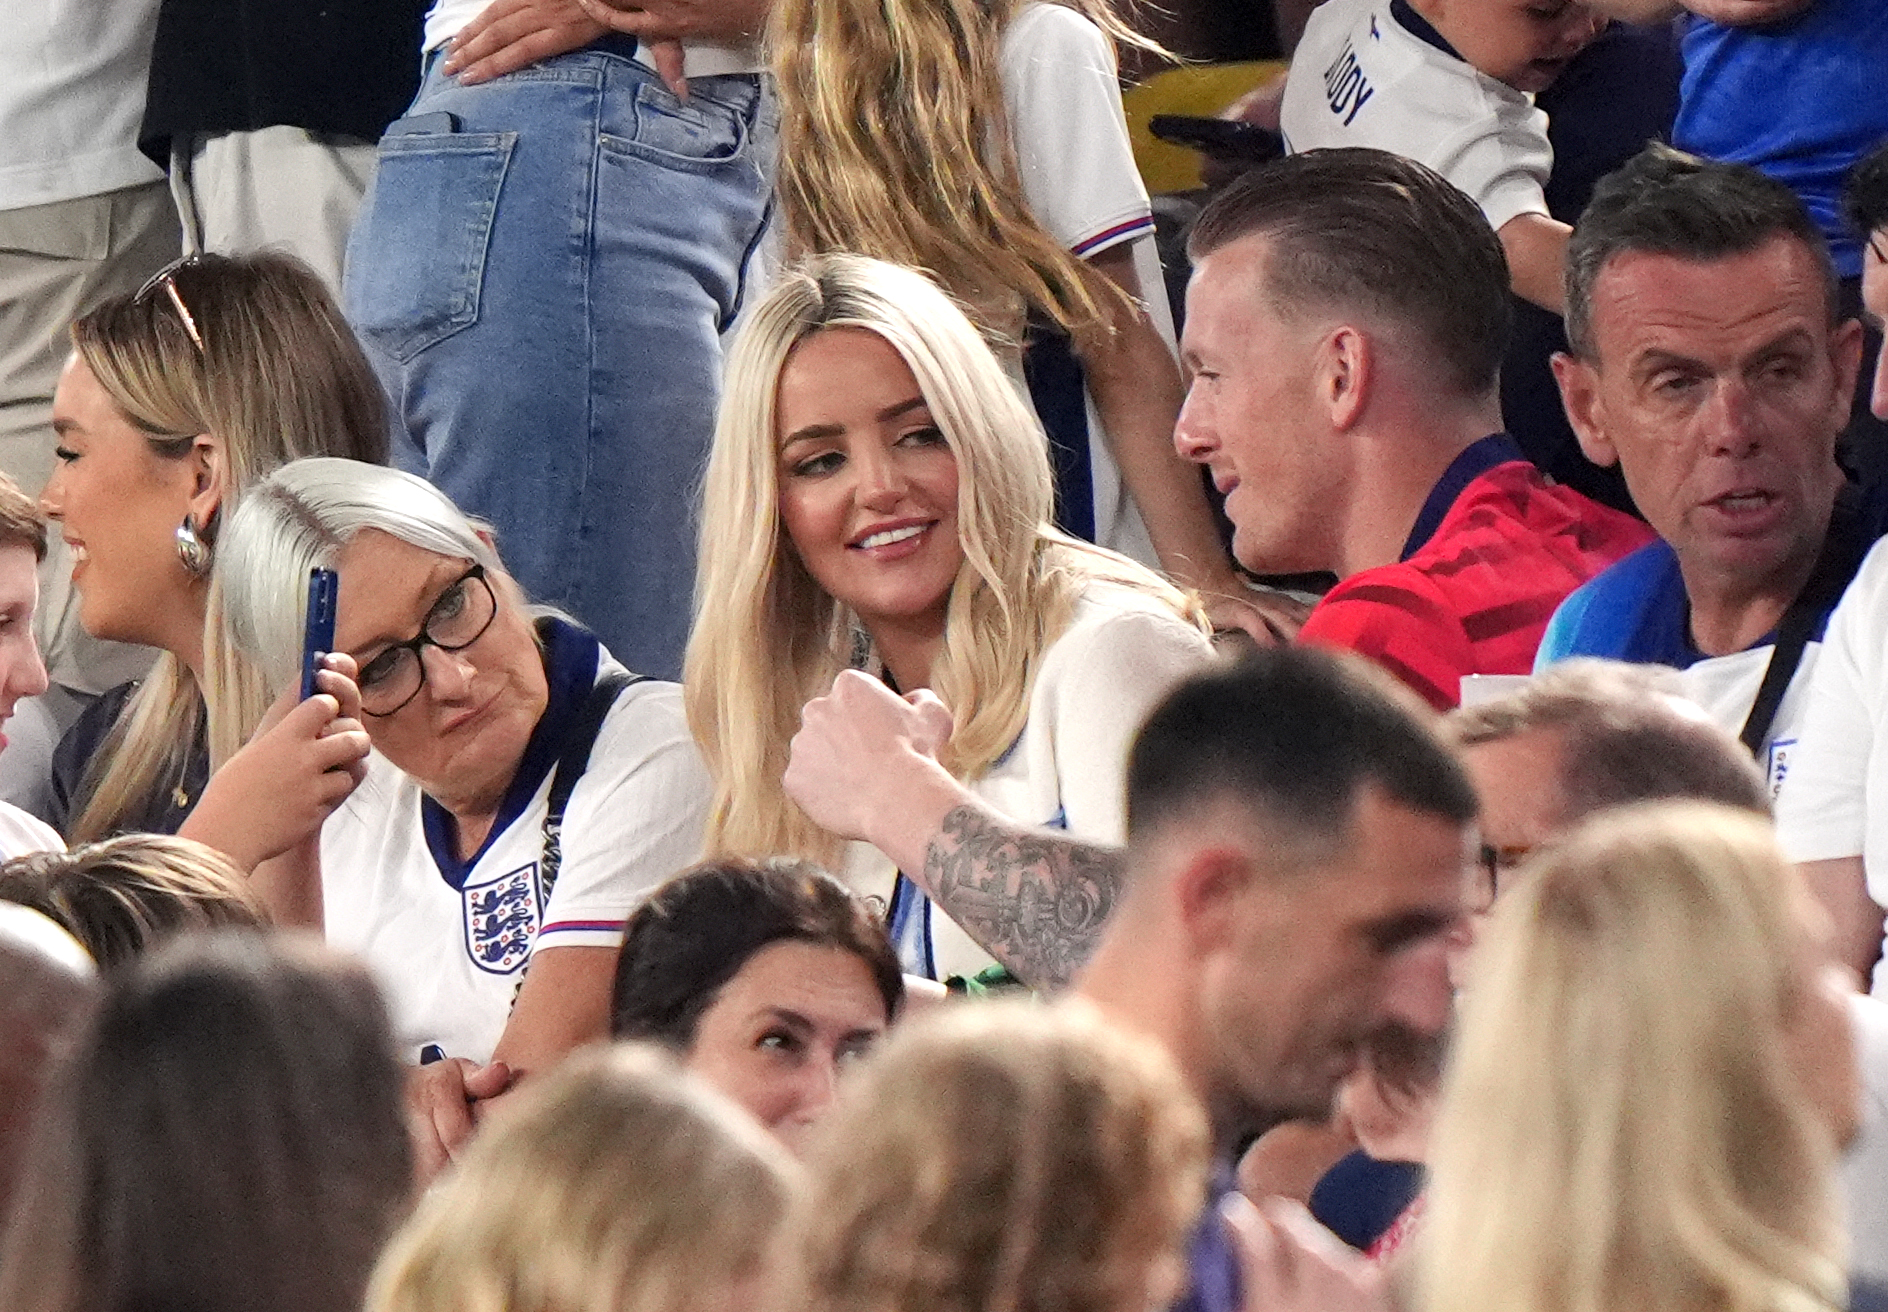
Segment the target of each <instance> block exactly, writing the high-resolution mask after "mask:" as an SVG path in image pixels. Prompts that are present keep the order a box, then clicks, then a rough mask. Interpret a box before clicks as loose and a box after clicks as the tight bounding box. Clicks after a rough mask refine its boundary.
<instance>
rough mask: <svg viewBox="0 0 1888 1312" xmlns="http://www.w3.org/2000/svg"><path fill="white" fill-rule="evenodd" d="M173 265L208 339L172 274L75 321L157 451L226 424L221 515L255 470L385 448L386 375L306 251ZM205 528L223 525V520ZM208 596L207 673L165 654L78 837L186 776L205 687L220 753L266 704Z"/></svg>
mask: <svg viewBox="0 0 1888 1312" xmlns="http://www.w3.org/2000/svg"><path fill="white" fill-rule="evenodd" d="M170 277H171V280H172V282H173V283H174V285H175V286H176V289H177V294H178V295H179V296H180V297H181V298H182V299H183V302H184V304H185V305H186V306H187V307H189V310H190V314H191V317H192V319H193V320H194V321H195V323H196V325H197V328H198V330H199V333H200V335H201V337H202V339H203V346H202V349H201V350H199V349H198V347H197V345H196V343H195V342H193V341H192V340H191V338H190V335H189V333H188V332H187V331H186V330H185V328H184V324H183V320H182V319H181V317H180V316H179V315H178V313H177V311H176V309H175V307H174V306H173V305H172V304H171V301H170V298H169V297H168V296H167V295H166V294H165V293H164V292H162V291H159V290H154V291H152V292H149V293H147V294H145V295H143V296H118V297H114V298H113V299H111V300H109V301H106V302H105V303H104V304H102V305H100V306H98V307H97V308H96V309H94V310H92V311H90V312H89V313H87V314H86V315H85V316H84V317H83V318H81V319H79V320H78V321H77V322H76V323H74V324H73V325H72V345H73V348H74V349H75V350H76V351H77V352H78V354H79V357H80V358H81V359H83V360H84V361H85V364H86V367H87V368H89V369H90V370H91V371H92V374H93V376H94V377H96V378H97V379H98V382H99V385H100V386H101V387H103V388H104V389H105V393H106V395H108V396H109V397H110V398H111V400H112V403H113V404H114V405H116V406H117V408H118V410H119V412H120V413H121V414H122V415H123V416H124V417H125V419H126V420H127V421H128V422H129V423H130V424H131V426H132V427H133V428H135V429H137V430H138V431H139V432H140V433H142V434H143V435H144V438H145V441H146V442H147V443H149V445H150V449H151V451H152V452H153V454H155V455H157V456H159V457H161V458H164V459H170V460H181V459H183V458H184V457H185V456H187V455H188V454H189V453H190V450H191V448H192V446H193V444H194V442H195V440H196V438H197V437H199V436H201V435H203V434H205V433H210V434H214V435H215V436H216V437H218V438H220V439H221V441H222V456H223V470H222V472H223V500H222V505H221V507H220V509H219V512H218V518H220V519H222V520H224V521H225V522H226V521H227V518H228V516H229V515H230V514H231V513H232V512H233V511H234V510H235V509H236V507H237V506H238V505H239V504H240V503H241V501H242V498H243V494H244V493H245V492H247V491H248V489H249V487H250V485H251V484H252V483H254V482H255V481H256V480H257V479H259V478H261V477H262V476H263V475H265V474H267V473H268V472H269V471H270V470H272V469H274V468H276V467H277V466H278V465H282V464H286V463H287V462H288V461H290V460H294V459H296V458H297V457H299V456H309V455H332V456H346V457H348V458H350V459H354V460H369V461H373V462H375V463H385V461H386V459H387V432H388V429H387V414H386V403H385V400H384V398H383V396H382V394H381V390H380V384H379V382H378V381H377V380H376V379H375V377H374V372H373V368H372V367H371V366H370V365H369V364H368V363H367V357H366V356H365V355H364V354H362V352H361V348H360V343H359V342H357V341H356V340H355V338H354V334H353V331H352V330H351V329H349V327H348V326H347V322H346V320H344V319H343V318H342V317H341V311H340V308H339V307H338V306H337V305H335V303H334V298H333V297H332V296H330V295H329V294H328V291H327V288H326V287H324V286H323V285H322V282H321V280H320V279H319V278H318V277H316V276H315V274H314V272H313V271H312V270H311V269H309V268H308V266H307V265H305V264H303V263H302V262H301V261H299V260H297V259H295V258H293V257H292V256H288V255H283V254H279V253H275V252H263V253H260V254H255V255H245V256H221V255H205V256H200V257H198V258H197V259H196V260H194V261H192V262H190V263H188V264H184V265H181V266H179V267H178V268H177V269H175V270H174V271H173V272H172V273H171V274H170ZM200 531H201V532H202V534H203V536H204V538H205V540H206V541H213V540H214V537H215V525H214V524H209V525H202V526H200ZM152 549H153V550H161V551H169V550H171V544H170V543H169V542H165V543H162V544H153V548H152ZM204 604H205V609H206V619H205V624H204V646H203V654H204V671H203V675H204V686H203V687H202V688H199V687H198V684H197V680H196V678H195V677H194V676H193V675H192V674H191V673H190V671H189V670H188V669H187V668H185V667H184V665H183V663H182V662H181V661H179V660H178V659H177V658H176V657H175V656H173V655H170V654H169V653H166V654H164V655H162V656H160V657H159V658H158V661H157V664H156V666H155V667H153V669H152V671H151V673H150V674H149V675H148V676H147V677H146V678H145V679H144V681H143V683H142V684H140V685H139V688H138V690H137V692H136V694H134V695H133V697H132V699H131V701H130V702H129V703H128V704H127V705H126V706H125V709H124V711H123V713H122V714H121V715H120V716H119V717H118V722H117V723H116V724H115V725H114V726H113V727H112V730H111V733H110V734H109V736H108V737H107V738H106V739H105V742H104V743H103V745H102V746H101V747H100V748H99V750H98V753H97V755H96V756H95V757H94V758H93V762H92V765H91V766H90V767H89V768H88V769H87V772H86V777H85V780H84V782H83V783H82V784H81V788H80V797H79V799H78V805H77V808H76V816H75V818H74V819H73V820H72V821H71V823H70V830H71V832H69V833H68V834H67V835H66V837H67V838H68V839H70V840H72V841H75V842H83V841H88V840H92V839H97V838H103V837H105V836H106V835H108V834H110V833H112V832H114V831H116V830H117V829H118V828H119V827H120V825H121V824H122V823H123V820H124V818H125V817H126V816H127V815H128V814H129V813H130V812H131V811H133V810H134V809H136V808H137V807H138V806H139V804H140V802H141V800H142V799H144V798H147V797H150V796H152V795H153V794H155V793H157V792H158V791H160V790H162V789H164V788H166V787H168V786H169V784H170V783H171V782H172V781H174V780H176V779H177V778H179V777H180V776H181V774H182V773H183V769H184V764H185V762H186V761H187V760H188V758H189V756H190V753H191V750H192V748H193V745H194V744H195V742H196V741H197V732H198V728H197V726H198V723H199V721H201V720H202V719H203V717H204V715H205V697H206V694H207V695H208V698H209V701H210V704H211V706H212V710H211V711H210V713H209V739H210V759H211V761H212V763H213V764H221V763H222V762H223V761H224V760H227V759H228V758H229V757H230V756H231V755H232V754H234V752H235V751H236V749H237V748H239V747H241V746H242V744H243V743H244V742H245V741H246V740H247V739H248V737H249V734H250V733H251V732H252V731H254V729H255V726H256V724H257V722H258V721H260V720H261V718H262V714H263V712H264V711H265V710H267V709H268V705H269V701H270V697H269V695H268V692H267V689H266V687H265V686H264V684H263V681H262V680H261V679H260V678H259V677H258V676H257V675H256V672H255V671H254V670H253V669H252V668H251V667H249V666H248V665H247V663H246V662H244V661H243V660H242V659H241V658H240V657H238V656H236V655H235V654H234V653H231V652H229V651H228V650H227V649H225V647H224V646H223V644H221V643H220V642H219V641H217V634H218V632H219V630H220V629H221V627H222V626H221V623H220V619H219V616H220V612H221V608H222V599H221V596H220V594H219V592H218V590H217V589H216V588H215V587H214V586H212V587H209V588H208V589H207V592H206V597H205V603H204Z"/></svg>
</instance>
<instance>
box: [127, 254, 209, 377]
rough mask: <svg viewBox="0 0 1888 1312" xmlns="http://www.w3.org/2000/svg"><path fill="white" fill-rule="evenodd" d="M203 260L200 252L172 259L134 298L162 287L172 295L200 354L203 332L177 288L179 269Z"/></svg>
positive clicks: (147, 281)
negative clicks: (199, 329) (198, 328)
mask: <svg viewBox="0 0 1888 1312" xmlns="http://www.w3.org/2000/svg"><path fill="white" fill-rule="evenodd" d="M202 260H203V256H202V255H199V254H190V255H186V256H184V257H183V258H182V259H181V260H172V261H171V262H170V263H169V264H166V265H165V266H164V267H163V268H161V269H159V270H158V271H157V272H156V273H154V274H152V275H151V276H150V277H149V278H147V279H145V280H144V286H142V287H140V288H138V294H137V296H136V297H135V298H133V299H135V300H138V301H142V300H144V298H145V297H147V296H149V295H150V294H151V293H152V292H154V291H156V290H157V289H158V288H160V287H162V288H163V289H164V294H165V295H166V296H168V297H170V303H171V306H172V307H173V308H174V309H175V310H176V311H177V317H178V319H180V320H182V322H183V325H184V331H185V332H186V333H188V334H190V340H191V342H192V343H193V344H194V345H195V346H196V348H197V354H198V355H202V354H203V334H202V333H200V332H198V331H197V319H196V316H195V315H193V314H191V313H190V307H189V306H188V305H185V304H184V294H183V293H182V292H180V291H178V290H177V270H179V269H186V268H189V267H190V266H191V265H194V264H199V263H201V262H202Z"/></svg>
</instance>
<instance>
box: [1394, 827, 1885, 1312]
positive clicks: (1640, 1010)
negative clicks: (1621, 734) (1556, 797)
mask: <svg viewBox="0 0 1888 1312" xmlns="http://www.w3.org/2000/svg"><path fill="white" fill-rule="evenodd" d="M1819 916H1820V913H1819V912H1817V911H1816V909H1815V908H1814V906H1813V905H1812V903H1811V902H1810V900H1809V897H1808V894H1807V893H1806V892H1805V891H1804V890H1803V889H1802V888H1801V887H1800V885H1799V884H1798V883H1797V881H1796V880H1795V878H1794V877H1793V875H1792V873H1791V871H1790V869H1789V868H1788V867H1787V866H1786V865H1785V864H1784V861H1783V857H1782V855H1781V853H1780V852H1779V851H1778V849H1777V845H1776V840H1775V838H1774V837H1773V836H1772V834H1771V833H1770V832H1769V830H1768V827H1767V826H1766V825H1765V823H1764V822H1763V821H1761V820H1759V819H1757V818H1755V817H1752V816H1750V815H1747V814H1744V813H1742V812H1739V811H1732V810H1730V809H1728V808H1724V807H1718V806H1709V805H1705V804H1701V803H1683V804H1673V803H1656V804H1651V805H1646V806H1640V807H1634V808H1631V809H1620V810H1615V811H1611V812H1609V813H1608V814H1607V816H1606V817H1605V819H1604V820H1603V821H1597V822H1594V823H1592V824H1590V825H1588V826H1587V827H1586V828H1584V829H1581V830H1579V831H1577V832H1576V833H1575V834H1574V835H1573V836H1571V837H1569V838H1568V839H1566V840H1564V841H1563V842H1561V843H1559V844H1557V845H1556V846H1554V847H1553V848H1551V849H1550V850H1548V851H1547V852H1546V853H1544V854H1543V855H1542V856H1541V857H1539V858H1538V859H1537V860H1536V861H1535V863H1534V864H1532V865H1530V866H1529V867H1527V868H1526V873H1525V876H1524V877H1523V878H1521V879H1520V880H1518V881H1516V884H1515V886H1514V888H1513V889H1512V890H1511V891H1504V892H1503V893H1502V895H1501V900H1500V901H1499V902H1498V903H1497V904H1496V907H1495V911H1494V915H1493V918H1492V921H1491V926H1490V928H1489V929H1488V930H1487V931H1485V932H1484V933H1483V935H1482V937H1481V938H1480V940H1479V942H1478V943H1477V945H1476V955H1475V957H1474V958H1473V960H1472V961H1471V963H1470V964H1471V972H1472V973H1471V976H1470V980H1469V986H1468V988H1467V990H1466V992H1465V994H1464V999H1465V1000H1464V1006H1463V1015H1462V1022H1461V1027H1460V1030H1459V1035H1458V1040H1457V1044H1456V1049H1455V1052H1454V1055H1453V1058H1452V1062H1451V1066H1450V1070H1449V1072H1448V1075H1447V1077H1446V1080H1445V1085H1444V1092H1443V1108H1442V1113H1441V1117H1440V1121H1439V1123H1438V1126H1437V1129H1436V1135H1435V1141H1434V1149H1433V1151H1432V1153H1431V1155H1430V1159H1429V1164H1430V1170H1431V1175H1430V1190H1429V1207H1428V1213H1427V1215H1426V1217H1425V1218H1424V1221H1423V1228H1422V1230H1421V1231H1420V1233H1419V1234H1418V1235H1417V1238H1416V1244H1417V1249H1418V1253H1419V1256H1420V1259H1421V1263H1420V1280H1419V1297H1418V1299H1417V1302H1416V1307H1417V1309H1418V1312H1444V1310H1445V1309H1446V1312H1598V1309H1614V1308H1658V1309H1661V1312H1758V1310H1759V1309H1762V1310H1763V1312H1831V1310H1833V1309H1840V1308H1844V1307H1847V1306H1850V1305H1851V1302H1850V1300H1851V1292H1850V1290H1849V1288H1848V1287H1847V1281H1846V1280H1845V1262H1846V1253H1845V1249H1846V1242H1845V1238H1844V1235H1843V1227H1842V1219H1841V1209H1840V1205H1839V1203H1838V1200H1837V1193H1836V1177H1835V1163H1836V1152H1837V1149H1838V1147H1839V1146H1840V1145H1841V1144H1843V1143H1844V1142H1846V1141H1847V1140H1848V1139H1849V1138H1851V1137H1852V1136H1853V1135H1854V1133H1855V1129H1856V1124H1857V1117H1858V1115H1859V1101H1858V1089H1857V1076H1856V1063H1855V1055H1854V1050H1853V1047H1852V1044H1853V1039H1852V1036H1851V1032H1850V1028H1849V1018H1848V1013H1847V1011H1846V1010H1845V1007H1844V992H1845V988H1846V986H1845V984H1844V982H1843V981H1842V980H1841V978H1840V974H1839V972H1838V971H1837V970H1836V969H1835V967H1834V965H1833V957H1832V955H1831V953H1830V949H1829V945H1828V942H1827V928H1826V926H1824V925H1819V923H1818V921H1819ZM1861 1305H1862V1304H1861V1302H1860V1301H1859V1300H1858V1301H1856V1302H1855V1303H1854V1306H1856V1307H1860V1306H1861Z"/></svg>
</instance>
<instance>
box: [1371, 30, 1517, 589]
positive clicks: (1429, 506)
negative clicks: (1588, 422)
mask: <svg viewBox="0 0 1888 1312" xmlns="http://www.w3.org/2000/svg"><path fill="white" fill-rule="evenodd" d="M1398 2H1399V3H1400V2H1401V0H1398ZM1526 459H1527V453H1526V452H1524V451H1523V450H1521V448H1520V447H1518V446H1516V445H1515V444H1514V439H1513V438H1511V437H1509V436H1508V435H1507V434H1506V433H1491V434H1489V435H1488V436H1487V437H1484V438H1482V439H1481V440H1480V441H1479V442H1474V443H1472V444H1470V445H1469V446H1468V447H1467V448H1466V449H1465V450H1464V451H1463V452H1462V454H1461V455H1459V456H1457V457H1456V458H1455V459H1454V460H1452V461H1450V462H1449V467H1448V468H1447V469H1445V470H1443V471H1442V477H1441V478H1440V479H1438V480H1436V485H1435V486H1434V487H1432V488H1430V489H1429V499H1428V500H1427V501H1424V502H1423V508H1422V511H1421V513H1419V514H1418V515H1417V516H1416V526H1415V527H1414V528H1412V529H1411V530H1410V531H1409V540H1408V541H1407V542H1405V543H1404V544H1403V554H1402V555H1400V556H1398V557H1397V559H1398V560H1408V559H1409V558H1410V557H1411V556H1413V555H1415V554H1416V553H1417V552H1419V551H1421V550H1422V549H1423V548H1424V547H1425V546H1427V545H1428V544H1429V539H1430V538H1432V537H1434V536H1435V535H1436V530H1437V529H1439V528H1441V527H1442V521H1443V519H1444V517H1446V516H1447V515H1448V513H1449V511H1450V509H1451V508H1453V507H1454V505H1455V499H1456V498H1457V497H1459V496H1461V495H1462V490H1463V489H1464V488H1466V487H1467V486H1468V485H1469V484H1470V483H1473V482H1474V481H1475V480H1476V479H1478V478H1480V477H1481V476H1482V475H1483V474H1486V473H1487V472H1488V471H1489V470H1491V469H1493V468H1494V467H1495V466H1496V465H1505V464H1508V463H1509V462H1510V461H1514V460H1526Z"/></svg>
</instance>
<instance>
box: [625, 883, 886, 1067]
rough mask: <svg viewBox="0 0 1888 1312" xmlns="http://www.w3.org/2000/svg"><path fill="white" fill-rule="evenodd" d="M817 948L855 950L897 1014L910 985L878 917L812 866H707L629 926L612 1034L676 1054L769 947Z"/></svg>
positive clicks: (670, 887) (669, 887)
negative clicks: (757, 955)
mask: <svg viewBox="0 0 1888 1312" xmlns="http://www.w3.org/2000/svg"><path fill="white" fill-rule="evenodd" d="M781 942H792V943H810V944H812V945H814V946H815V947H825V948H837V949H838V950H840V951H842V952H850V953H851V954H852V955H853V956H855V957H857V958H858V959H859V960H860V961H861V962H863V963H864V965H865V968H866V969H867V970H868V971H869V972H871V975H872V981H873V983H874V984H876V985H877V986H878V991H879V996H880V998H881V999H883V1001H884V1003H885V1019H886V1021H887V1022H890V1021H891V1019H892V1018H893V1017H894V1016H896V1015H897V1014H898V1009H899V1007H900V1006H901V1005H902V1004H903V1002H904V997H905V977H904V974H903V972H902V971H901V970H900V969H899V966H898V957H897V954H896V953H894V952H893V951H892V946H891V942H890V940H889V939H887V938H886V937H885V930H884V928H883V927H882V926H881V925H880V924H879V921H878V918H877V917H876V916H874V915H873V914H872V912H871V911H870V910H869V909H868V908H867V907H866V905H865V903H863V902H862V901H860V900H859V899H858V898H856V897H854V896H853V895H852V893H851V892H850V891H849V890H848V889H847V888H846V886H845V885H843V884H841V883H840V882H839V881H838V880H836V879H834V878H833V877H832V876H831V875H829V874H827V873H826V872H825V871H823V870H821V869H820V868H819V867H818V866H816V865H814V864H812V863H811V862H810V861H797V860H789V859H787V858H774V859H772V860H767V861H752V860H747V859H744V858H739V857H729V858H724V859H721V860H716V861H704V862H703V863H702V864H700V865H698V866H694V867H692V868H690V869H688V870H685V871H683V872H682V873H681V874H679V875H677V876H676V877H675V878H673V879H671V880H669V881H668V882H667V883H665V884H663V885H662V886H661V887H660V888H658V889H656V891H655V892H653V893H651V894H650V895H649V900H648V901H647V902H644V903H643V904H642V905H641V906H640V907H638V908H637V909H636V911H635V912H634V913H633V914H632V915H631V916H630V917H629V921H628V923H627V924H626V925H625V926H624V927H623V947H622V951H621V953H620V954H619V955H618V957H617V959H616V978H615V981H614V983H613V985H612V986H611V990H610V1032H611V1033H612V1034H613V1035H615V1037H617V1038H619V1039H650V1040H653V1041H655V1042H657V1043H661V1044H665V1045H666V1046H668V1047H669V1048H670V1049H672V1050H674V1051H677V1052H684V1053H685V1052H687V1051H688V1050H689V1049H690V1048H692V1047H694V1046H695V1031H696V1029H697V1027H698V1026H700V1024H701V1018H702V1015H703V1014H704V1013H705V1012H706V1011H707V1010H708V1008H709V1007H711V1006H713V1005H714V1001H715V998H716V997H718V996H719V995H720V993H721V990H722V989H723V988H724V987H725V986H726V985H727V983H728V981H729V980H731V979H733V978H734V977H735V976H736V975H738V974H739V973H740V971H741V967H743V966H745V965H746V964H747V963H748V960H749V959H750V958H752V957H753V956H754V954H755V953H757V952H759V951H760V950H761V949H762V948H765V947H769V946H771V945H772V944H775V943H781Z"/></svg>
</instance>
